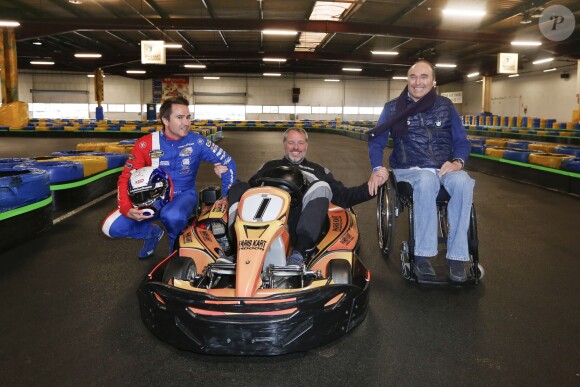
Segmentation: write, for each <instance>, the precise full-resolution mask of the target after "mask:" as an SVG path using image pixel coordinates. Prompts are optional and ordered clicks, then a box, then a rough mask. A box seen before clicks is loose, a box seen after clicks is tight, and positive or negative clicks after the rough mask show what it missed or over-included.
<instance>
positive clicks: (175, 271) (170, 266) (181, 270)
mask: <svg viewBox="0 0 580 387" xmlns="http://www.w3.org/2000/svg"><path fill="white" fill-rule="evenodd" d="M196 274H197V268H196V267H195V262H194V261H193V259H191V258H187V257H173V258H171V259H170V260H169V262H168V263H167V266H166V267H165V271H164V272H163V283H164V284H170V285H173V279H174V278H177V279H178V280H182V281H191V280H192V279H193V278H194V277H195V275H196Z"/></svg>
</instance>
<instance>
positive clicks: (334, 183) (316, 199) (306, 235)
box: [228, 157, 372, 256]
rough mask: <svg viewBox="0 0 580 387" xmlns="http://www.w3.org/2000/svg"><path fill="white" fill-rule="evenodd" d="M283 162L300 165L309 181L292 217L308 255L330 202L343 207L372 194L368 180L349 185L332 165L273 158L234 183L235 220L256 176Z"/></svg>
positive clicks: (293, 232)
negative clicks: (331, 171) (242, 198)
mask: <svg viewBox="0 0 580 387" xmlns="http://www.w3.org/2000/svg"><path fill="white" fill-rule="evenodd" d="M279 166H290V167H296V168H298V169H300V170H301V171H302V173H303V174H304V176H305V178H306V179H307V181H308V186H307V189H306V191H305V192H304V196H303V199H302V204H301V206H298V207H296V208H291V210H290V215H289V219H288V228H289V232H290V238H291V241H292V245H293V248H294V250H297V251H299V252H300V253H301V254H302V256H307V255H308V254H307V251H308V250H310V249H311V248H313V247H314V245H315V243H316V242H317V240H318V238H319V236H320V234H321V231H322V227H323V225H324V222H325V220H326V217H327V214H328V206H329V204H330V202H332V203H334V204H336V205H337V206H340V207H343V208H349V207H352V206H354V205H356V204H359V203H362V202H364V201H367V200H370V199H371V198H372V196H371V195H370V194H369V189H368V184H367V183H366V182H365V183H363V184H361V185H359V186H356V187H345V186H344V184H343V183H342V182H340V181H338V180H336V179H335V178H334V176H332V173H330V171H329V170H328V169H326V168H324V167H323V166H321V165H320V164H316V163H313V162H311V161H308V160H306V159H303V160H302V161H301V162H300V163H293V162H292V161H290V160H289V159H287V158H286V157H284V158H282V159H281V160H271V161H268V162H267V163H265V164H264V165H263V166H262V167H261V168H260V169H259V170H258V171H257V172H256V174H255V175H254V176H252V178H250V180H249V182H248V183H244V182H239V183H236V184H235V185H234V186H233V187H232V189H231V191H230V194H229V195H228V201H229V203H230V209H229V212H228V216H229V219H230V220H231V221H233V220H234V219H235V216H236V211H237V204H238V202H239V201H240V198H241V197H242V195H243V193H244V192H245V191H246V190H247V189H248V188H250V187H253V186H255V181H256V179H258V178H259V177H262V176H264V175H265V174H266V173H267V171H269V170H271V169H273V168H276V167H279Z"/></svg>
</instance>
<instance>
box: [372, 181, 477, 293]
mask: <svg viewBox="0 0 580 387" xmlns="http://www.w3.org/2000/svg"><path fill="white" fill-rule="evenodd" d="M450 198H451V197H450V195H449V193H448V192H447V190H446V189H445V188H444V187H443V186H441V189H440V190H439V194H438V195H437V199H436V205H437V218H438V224H439V227H438V251H439V254H438V257H437V258H434V259H433V260H432V262H433V267H434V269H435V272H436V273H437V277H436V279H434V280H429V281H424V280H419V278H418V277H417V275H416V274H415V273H414V270H413V267H414V265H413V263H414V261H415V238H414V228H413V220H414V219H413V216H414V214H413V188H412V186H411V184H409V183H407V182H397V180H396V178H395V174H394V173H393V172H392V171H389V179H388V180H387V182H386V183H385V184H383V185H382V186H381V187H380V188H379V193H378V195H377V226H378V236H379V247H380V249H381V251H382V253H383V255H384V256H385V257H386V258H388V257H389V255H390V253H391V251H392V247H393V242H394V239H395V237H396V225H397V224H396V218H398V217H399V215H400V214H402V213H403V212H404V211H405V210H407V219H408V239H407V240H405V241H403V242H402V247H401V252H400V255H401V271H402V274H403V277H404V278H405V279H407V280H409V281H413V282H420V283H428V284H434V285H464V284H477V283H479V281H480V280H481V278H482V277H483V274H484V269H483V267H482V266H481V265H480V264H479V251H478V243H479V241H478V237H477V219H476V214H475V206H474V205H473V204H472V206H471V215H470V221H469V229H468V232H467V233H468V235H467V239H468V246H469V262H468V270H467V277H468V278H467V281H466V282H462V283H458V282H452V281H451V280H449V279H448V278H447V275H446V274H445V276H443V274H442V273H441V272H442V268H441V267H437V261H443V260H441V259H439V257H440V256H441V255H443V257H445V252H446V248H447V233H448V230H449V224H448V220H447V205H448V203H449V200H450ZM438 269H439V270H438Z"/></svg>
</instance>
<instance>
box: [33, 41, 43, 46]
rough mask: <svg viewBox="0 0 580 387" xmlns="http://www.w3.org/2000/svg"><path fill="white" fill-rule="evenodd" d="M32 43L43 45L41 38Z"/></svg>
mask: <svg viewBox="0 0 580 387" xmlns="http://www.w3.org/2000/svg"><path fill="white" fill-rule="evenodd" d="M32 44H34V45H35V46H42V42H41V41H40V40H37V41H35V42H32Z"/></svg>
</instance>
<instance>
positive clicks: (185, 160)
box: [181, 159, 189, 165]
mask: <svg viewBox="0 0 580 387" xmlns="http://www.w3.org/2000/svg"><path fill="white" fill-rule="evenodd" d="M181 165H189V159H181Z"/></svg>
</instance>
